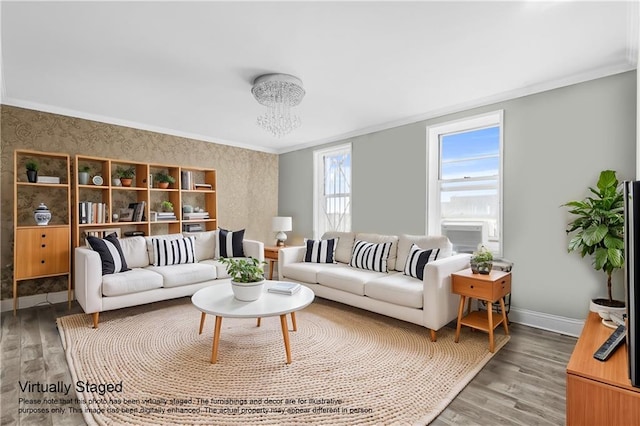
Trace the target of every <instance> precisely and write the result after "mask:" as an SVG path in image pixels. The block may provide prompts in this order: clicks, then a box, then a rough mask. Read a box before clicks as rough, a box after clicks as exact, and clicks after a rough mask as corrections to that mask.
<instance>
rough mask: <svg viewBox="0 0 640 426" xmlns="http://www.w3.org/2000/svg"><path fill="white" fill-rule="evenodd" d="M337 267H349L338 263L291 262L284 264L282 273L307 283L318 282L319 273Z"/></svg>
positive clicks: (291, 278)
mask: <svg viewBox="0 0 640 426" xmlns="http://www.w3.org/2000/svg"><path fill="white" fill-rule="evenodd" d="M336 268H348V266H345V265H344V264H336V263H290V264H288V265H284V266H282V274H283V275H284V276H285V277H286V278H288V279H290V280H295V281H300V282H305V283H311V284H318V273H319V272H320V271H330V270H332V269H336Z"/></svg>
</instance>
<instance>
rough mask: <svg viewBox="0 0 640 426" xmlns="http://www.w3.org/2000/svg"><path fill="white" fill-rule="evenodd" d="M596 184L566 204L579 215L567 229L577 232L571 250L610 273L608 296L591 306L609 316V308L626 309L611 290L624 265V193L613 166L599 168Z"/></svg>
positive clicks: (599, 269) (594, 266)
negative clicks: (583, 195) (612, 277)
mask: <svg viewBox="0 0 640 426" xmlns="http://www.w3.org/2000/svg"><path fill="white" fill-rule="evenodd" d="M596 186H597V189H596V188H589V191H590V192H591V195H590V196H589V197H587V198H585V199H584V200H582V201H569V202H568V203H566V204H564V206H565V207H569V208H570V209H571V210H569V213H571V214H573V215H575V216H576V217H575V219H574V220H573V221H572V222H570V223H569V225H568V226H567V231H566V232H567V234H571V233H573V232H575V234H574V235H573V237H572V238H571V240H570V241H569V245H568V251H569V252H572V251H577V252H579V253H580V256H582V257H585V256H586V255H589V256H593V261H592V265H593V268H594V269H595V270H596V271H603V272H604V273H605V275H606V276H607V298H597V299H593V300H592V301H591V307H590V310H592V311H594V312H598V313H599V314H600V316H601V317H602V318H604V319H609V314H608V313H609V312H611V311H624V309H625V304H624V302H622V301H620V300H614V299H613V297H612V293H611V274H612V273H613V271H615V270H616V269H620V268H622V267H623V266H624V195H623V193H622V191H621V190H620V189H619V188H618V178H617V177H616V172H615V171H613V170H603V171H602V172H600V177H599V178H598V183H597V185H596Z"/></svg>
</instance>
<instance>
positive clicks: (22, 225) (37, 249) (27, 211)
mask: <svg viewBox="0 0 640 426" xmlns="http://www.w3.org/2000/svg"><path fill="white" fill-rule="evenodd" d="M30 160H34V161H36V162H37V163H38V164H39V166H40V169H39V171H38V174H39V175H41V176H46V175H51V176H54V177H57V178H58V179H59V181H60V183H44V182H27V181H26V175H25V173H24V171H25V164H26V162H27V161H30ZM13 177H14V179H13V182H14V185H13V231H14V232H13V236H14V248H13V267H14V270H13V313H14V315H15V314H16V311H17V309H18V282H19V281H23V280H28V279H41V278H48V277H60V276H66V277H67V297H68V302H69V307H71V255H70V251H71V244H70V241H71V239H70V235H71V185H70V178H71V172H70V159H69V155H67V154H60V153H52V152H41V151H31V150H20V149H18V150H15V151H14V156H13ZM40 202H44V203H45V204H46V205H47V206H48V207H49V209H50V211H51V215H52V217H51V220H50V221H49V223H48V224H47V225H37V224H35V223H34V222H35V221H34V218H33V211H34V210H35V209H36V207H38V203H40Z"/></svg>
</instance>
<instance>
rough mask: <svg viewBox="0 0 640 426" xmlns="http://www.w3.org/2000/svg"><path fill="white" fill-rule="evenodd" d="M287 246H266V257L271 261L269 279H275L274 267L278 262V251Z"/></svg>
mask: <svg viewBox="0 0 640 426" xmlns="http://www.w3.org/2000/svg"><path fill="white" fill-rule="evenodd" d="M283 247H285V246H270V247H266V246H265V248H264V258H265V260H267V261H269V279H270V280H272V279H273V267H274V265H275V264H276V263H278V252H279V251H280V249H281V248H283Z"/></svg>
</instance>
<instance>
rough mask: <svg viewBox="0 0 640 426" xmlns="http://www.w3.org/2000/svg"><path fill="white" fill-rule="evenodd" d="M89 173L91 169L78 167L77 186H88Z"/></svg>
mask: <svg viewBox="0 0 640 426" xmlns="http://www.w3.org/2000/svg"><path fill="white" fill-rule="evenodd" d="M90 171H91V167H89V166H80V167H78V184H79V185H88V184H89V172H90Z"/></svg>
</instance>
